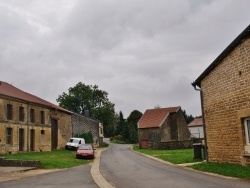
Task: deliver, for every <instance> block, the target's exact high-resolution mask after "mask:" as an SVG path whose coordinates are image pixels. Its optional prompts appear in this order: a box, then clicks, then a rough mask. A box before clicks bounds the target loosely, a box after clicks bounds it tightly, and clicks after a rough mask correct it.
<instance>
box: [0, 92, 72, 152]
mask: <svg viewBox="0 0 250 188" xmlns="http://www.w3.org/2000/svg"><path fill="white" fill-rule="evenodd" d="M7 104H11V105H12V106H13V113H12V114H13V118H12V119H11V120H8V119H7ZM19 107H23V108H24V119H23V120H22V121H19ZM30 109H34V112H35V114H34V117H35V118H34V119H35V121H34V122H31V121H30ZM41 111H43V112H44V116H45V118H44V120H45V121H44V122H41ZM51 118H54V119H56V120H57V122H58V134H57V135H58V138H56V139H57V143H58V145H57V149H61V148H64V146H65V143H66V141H67V140H68V139H69V138H70V137H71V135H72V125H71V114H69V113H64V112H61V111H57V110H54V111H52V110H51V108H50V107H48V106H43V105H38V104H30V103H29V102H27V101H22V100H18V99H12V98H8V97H4V96H0V153H2V154H5V153H18V152H19V151H21V152H25V151H50V150H51ZM8 128H11V130H12V131H11V132H12V138H11V144H7V140H6V139H7V136H6V131H7V129H8ZM20 130H21V131H23V134H22V135H23V136H22V139H21V136H20ZM31 131H33V133H34V136H33V141H31ZM20 143H22V144H20ZM21 145H22V146H21Z"/></svg>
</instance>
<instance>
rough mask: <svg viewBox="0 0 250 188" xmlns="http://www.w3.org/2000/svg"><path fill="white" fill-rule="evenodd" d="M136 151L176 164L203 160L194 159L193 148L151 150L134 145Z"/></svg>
mask: <svg viewBox="0 0 250 188" xmlns="http://www.w3.org/2000/svg"><path fill="white" fill-rule="evenodd" d="M133 149H134V150H135V151H138V152H141V153H144V154H147V155H151V156H153V157H157V158H159V159H162V160H164V161H169V162H171V163H174V164H182V163H193V162H199V161H202V160H199V159H198V160H197V159H193V157H194V151H193V149H180V150H151V149H139V147H138V146H134V147H133Z"/></svg>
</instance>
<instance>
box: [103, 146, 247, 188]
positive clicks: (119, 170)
mask: <svg viewBox="0 0 250 188" xmlns="http://www.w3.org/2000/svg"><path fill="white" fill-rule="evenodd" d="M100 171H101V174H102V175H103V176H104V178H105V179H106V180H107V181H108V182H109V183H110V184H112V185H113V186H114V187H119V188H127V187H131V188H142V187H143V188H162V187H171V188H183V187H185V188H196V187H197V188H200V187H203V188H206V187H210V188H211V187H213V188H214V187H218V188H223V187H227V188H235V187H237V188H249V187H250V183H249V182H245V181H240V180H238V179H233V178H222V177H219V176H214V175H208V174H203V173H201V172H196V171H194V170H189V169H186V168H183V167H176V166H173V165H167V164H164V163H161V162H159V161H155V160H153V159H150V158H147V157H144V156H142V155H140V154H137V153H135V152H133V151H131V150H130V145H120V144H111V147H110V148H109V149H107V150H105V151H103V152H102V155H101V163H100Z"/></svg>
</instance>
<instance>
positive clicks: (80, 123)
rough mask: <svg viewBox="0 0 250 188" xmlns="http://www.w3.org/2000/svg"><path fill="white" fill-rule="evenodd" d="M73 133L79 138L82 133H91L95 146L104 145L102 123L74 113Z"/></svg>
mask: <svg viewBox="0 0 250 188" xmlns="http://www.w3.org/2000/svg"><path fill="white" fill-rule="evenodd" d="M72 131H73V136H75V137H78V135H80V134H82V133H88V132H89V131H90V132H91V133H92V135H93V142H94V143H93V144H94V145H96V146H99V145H102V144H103V137H104V135H103V124H102V123H101V122H100V121H97V120H94V119H91V118H89V117H86V116H83V115H80V114H76V113H73V114H72Z"/></svg>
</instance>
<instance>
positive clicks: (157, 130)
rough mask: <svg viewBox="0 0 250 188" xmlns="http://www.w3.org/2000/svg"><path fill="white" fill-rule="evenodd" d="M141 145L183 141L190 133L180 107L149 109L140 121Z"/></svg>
mask: <svg viewBox="0 0 250 188" xmlns="http://www.w3.org/2000/svg"><path fill="white" fill-rule="evenodd" d="M138 135H139V143H141V142H143V141H145V140H146V141H147V142H166V141H183V140H188V139H189V138H190V132H189V130H188V128H187V123H186V121H185V118H184V114H183V112H182V110H181V107H180V106H177V107H169V108H156V109H148V110H146V111H145V113H144V114H143V115H142V117H141V119H140V120H139V121H138Z"/></svg>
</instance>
